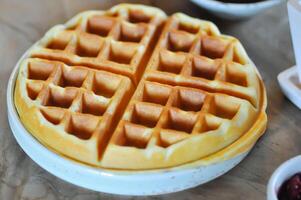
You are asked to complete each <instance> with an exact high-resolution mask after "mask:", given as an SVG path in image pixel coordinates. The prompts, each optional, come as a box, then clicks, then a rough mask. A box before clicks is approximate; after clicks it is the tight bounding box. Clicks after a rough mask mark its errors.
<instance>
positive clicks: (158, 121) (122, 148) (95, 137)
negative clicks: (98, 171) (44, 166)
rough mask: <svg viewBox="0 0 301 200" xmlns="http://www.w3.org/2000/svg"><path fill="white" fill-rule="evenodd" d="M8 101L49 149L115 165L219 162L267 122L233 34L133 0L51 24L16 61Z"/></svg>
mask: <svg viewBox="0 0 301 200" xmlns="http://www.w3.org/2000/svg"><path fill="white" fill-rule="evenodd" d="M163 24H164V27H163ZM158 36H160V37H158ZM151 54H152V55H151ZM134 90H135V91H134ZM15 104H16V107H17V110H18V113H19V115H20V118H21V120H22V122H23V124H24V125H25V127H26V128H27V129H28V130H29V132H31V133H32V134H33V135H34V136H35V137H36V138H37V139H39V140H40V141H41V142H42V143H43V144H45V145H47V146H48V147H49V148H51V149H53V150H55V151H57V152H59V153H60V154H62V155H64V156H67V157H70V158H71V159H75V160H78V161H81V162H84V163H87V164H91V165H95V166H100V167H106V168H114V169H154V168H165V167H173V166H178V165H181V164H184V163H187V162H192V161H196V160H199V163H203V164H210V163H214V162H218V161H221V160H226V159H229V158H232V157H234V156H236V155H239V154H240V153H243V152H246V151H248V150H249V149H250V148H251V147H252V146H253V145H254V143H255V142H256V141H257V139H258V138H259V137H260V136H261V135H262V134H263V132H264V130H265V127H266V121H267V119H266V113H265V109H266V94H265V89H264V85H263V83H262V80H261V78H260V76H259V74H258V72H257V70H256V67H255V66H254V64H253V63H252V61H251V60H250V59H249V57H248V56H247V54H246V53H245V51H244V49H243V47H242V45H241V44H240V42H239V41H238V40H237V39H235V38H233V37H230V36H225V35H221V34H220V32H219V30H218V29H217V28H216V26H215V25H214V24H212V23H211V22H208V21H203V20H198V19H194V18H191V17H189V16H186V15H184V14H180V13H177V14H174V15H172V16H171V17H169V18H168V19H167V20H166V16H165V14H164V13H163V12H162V11H161V10H159V9H156V8H152V7H147V6H141V5H130V4H121V5H118V6H115V7H113V8H111V9H110V10H108V11H88V12H84V13H81V14H79V15H78V16H76V17H74V18H72V19H71V20H70V21H69V22H67V23H66V24H65V25H58V26H55V27H54V28H52V29H51V30H50V31H49V32H48V33H47V34H46V35H45V36H44V37H43V38H42V39H41V40H40V41H39V42H38V43H37V44H36V45H34V46H33V47H32V48H31V49H30V50H29V52H28V56H27V58H25V59H24V60H23V61H22V62H21V65H20V72H19V76H18V79H17V83H16V89H15Z"/></svg>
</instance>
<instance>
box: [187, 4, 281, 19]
mask: <svg viewBox="0 0 301 200" xmlns="http://www.w3.org/2000/svg"><path fill="white" fill-rule="evenodd" d="M191 1H192V2H193V3H195V4H197V5H198V6H200V7H202V8H205V9H206V10H208V11H210V12H212V13H213V14H215V15H217V16H219V17H222V18H225V19H242V18H247V17H251V16H253V15H255V14H257V13H259V12H261V11H263V10H266V9H268V8H271V7H273V6H275V5H277V4H279V3H281V2H283V1H284V0H266V1H262V2H257V3H240V4H238V3H223V2H219V1H216V0H191Z"/></svg>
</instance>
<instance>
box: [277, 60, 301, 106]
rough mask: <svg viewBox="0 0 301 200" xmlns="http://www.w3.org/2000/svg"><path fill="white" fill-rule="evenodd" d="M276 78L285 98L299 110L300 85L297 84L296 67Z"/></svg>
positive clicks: (300, 104) (300, 103)
mask: <svg viewBox="0 0 301 200" xmlns="http://www.w3.org/2000/svg"><path fill="white" fill-rule="evenodd" d="M277 78H278V82H279V85H280V88H281V90H282V92H283V93H284V94H285V96H286V97H287V98H288V99H289V100H291V102H293V103H294V104H295V105H296V106H297V107H298V108H299V109H301V83H299V79H298V78H299V77H298V70H297V67H296V66H293V67H291V68H288V69H286V70H284V71H282V72H281V73H280V74H279V75H278V77H277Z"/></svg>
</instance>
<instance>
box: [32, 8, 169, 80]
mask: <svg viewBox="0 0 301 200" xmlns="http://www.w3.org/2000/svg"><path fill="white" fill-rule="evenodd" d="M142 11H143V10H141V9H139V7H138V8H135V7H133V9H123V8H120V9H115V10H109V11H107V12H97V11H96V12H91V13H87V16H85V17H82V18H81V19H79V20H78V21H76V22H75V23H74V24H71V25H70V27H68V28H67V29H66V30H60V28H61V27H57V30H54V31H53V33H55V34H53V35H52V36H51V37H50V38H48V41H46V43H47V44H46V46H42V47H40V48H37V49H36V50H35V51H33V52H32V56H33V57H39V58H46V59H53V60H59V61H63V62H65V63H66V64H69V65H84V66H89V67H92V68H96V69H103V70H106V71H111V72H114V73H119V74H122V75H126V76H128V77H129V78H131V79H132V81H133V82H134V83H135V84H137V83H138V81H139V79H140V77H141V75H142V73H143V71H144V69H143V65H146V63H145V62H147V57H148V56H150V54H151V53H150V52H148V50H151V47H152V46H153V45H154V44H153V41H152V40H153V39H154V35H156V31H157V29H158V27H159V26H160V25H161V24H162V23H163V19H164V15H163V14H162V13H160V12H157V13H156V12H150V13H145V12H142Z"/></svg>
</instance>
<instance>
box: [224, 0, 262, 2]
mask: <svg viewBox="0 0 301 200" xmlns="http://www.w3.org/2000/svg"><path fill="white" fill-rule="evenodd" d="M218 1H221V2H224V3H256V2H261V1H265V0H218Z"/></svg>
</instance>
